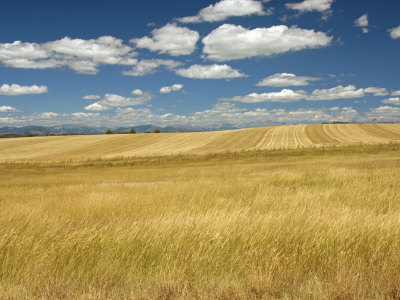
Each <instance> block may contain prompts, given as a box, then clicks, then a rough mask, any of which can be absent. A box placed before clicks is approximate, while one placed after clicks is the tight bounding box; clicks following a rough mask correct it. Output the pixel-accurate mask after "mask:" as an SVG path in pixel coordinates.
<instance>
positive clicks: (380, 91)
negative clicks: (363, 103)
mask: <svg viewBox="0 0 400 300" xmlns="http://www.w3.org/2000/svg"><path fill="white" fill-rule="evenodd" d="M364 92H366V93H369V94H373V95H374V96H377V97H379V96H387V95H389V92H388V90H387V89H385V88H380V87H369V88H366V89H364Z"/></svg>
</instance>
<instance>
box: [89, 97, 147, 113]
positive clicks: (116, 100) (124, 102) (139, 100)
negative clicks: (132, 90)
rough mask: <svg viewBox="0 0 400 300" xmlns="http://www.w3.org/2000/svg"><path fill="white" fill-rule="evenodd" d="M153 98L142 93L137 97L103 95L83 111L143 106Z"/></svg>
mask: <svg viewBox="0 0 400 300" xmlns="http://www.w3.org/2000/svg"><path fill="white" fill-rule="evenodd" d="M152 98H153V95H151V94H150V93H142V94H140V95H138V97H136V98H133V97H123V96H120V95H116V94H105V95H104V97H103V99H101V100H100V101H97V102H95V103H93V104H90V105H88V106H86V107H85V110H92V111H102V110H109V109H112V108H114V107H124V106H135V105H144V104H146V103H147V102H148V101H150V100H151V99H152Z"/></svg>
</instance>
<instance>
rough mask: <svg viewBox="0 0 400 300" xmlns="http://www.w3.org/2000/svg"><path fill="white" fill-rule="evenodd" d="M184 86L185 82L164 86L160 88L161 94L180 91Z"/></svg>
mask: <svg viewBox="0 0 400 300" xmlns="http://www.w3.org/2000/svg"><path fill="white" fill-rule="evenodd" d="M182 88H183V84H173V85H171V86H163V87H162V88H161V89H160V93H161V94H168V93H171V92H175V91H179V90H181V89H182Z"/></svg>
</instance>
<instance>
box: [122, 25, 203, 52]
mask: <svg viewBox="0 0 400 300" xmlns="http://www.w3.org/2000/svg"><path fill="white" fill-rule="evenodd" d="M151 34H152V36H153V37H152V38H149V37H147V36H145V37H142V38H137V39H131V40H130V42H131V43H133V44H135V45H136V47H137V48H146V49H149V50H150V51H158V52H159V53H167V54H169V55H172V56H179V55H188V54H191V53H192V52H193V51H194V50H195V49H196V43H197V41H198V40H199V38H200V35H199V33H198V32H197V31H193V30H190V29H189V28H187V27H180V26H177V25H176V24H167V25H165V26H164V27H161V28H159V29H154V30H153V31H152V32H151Z"/></svg>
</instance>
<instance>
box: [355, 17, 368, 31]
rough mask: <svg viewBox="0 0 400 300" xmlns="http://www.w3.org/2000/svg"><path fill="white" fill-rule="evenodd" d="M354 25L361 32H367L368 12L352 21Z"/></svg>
mask: <svg viewBox="0 0 400 300" xmlns="http://www.w3.org/2000/svg"><path fill="white" fill-rule="evenodd" d="M354 26H355V27H360V28H361V30H362V32H363V33H368V14H365V15H362V16H361V17H359V18H358V19H356V20H355V21H354Z"/></svg>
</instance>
